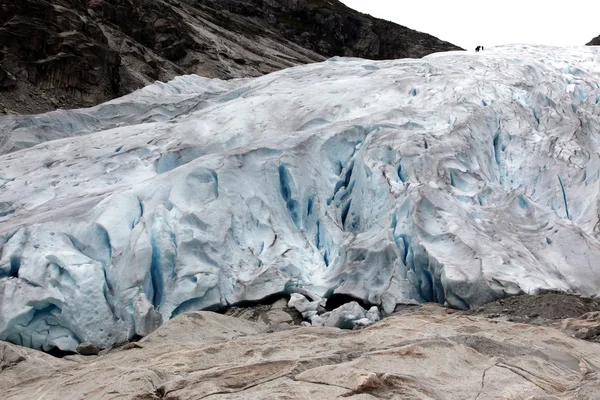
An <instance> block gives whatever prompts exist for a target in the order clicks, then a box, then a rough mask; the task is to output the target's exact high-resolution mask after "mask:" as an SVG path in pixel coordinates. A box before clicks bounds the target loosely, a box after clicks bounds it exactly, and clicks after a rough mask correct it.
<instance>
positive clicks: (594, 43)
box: [587, 36, 600, 46]
mask: <svg viewBox="0 0 600 400" xmlns="http://www.w3.org/2000/svg"><path fill="white" fill-rule="evenodd" d="M587 46H600V36H597V37H595V38H593V39H592V40H591V42H589V43H588V44H587Z"/></svg>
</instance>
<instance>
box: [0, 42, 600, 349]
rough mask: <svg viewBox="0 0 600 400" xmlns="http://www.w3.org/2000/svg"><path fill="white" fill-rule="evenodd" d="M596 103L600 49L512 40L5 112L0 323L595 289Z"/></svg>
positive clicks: (598, 265)
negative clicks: (310, 297) (303, 299)
mask: <svg viewBox="0 0 600 400" xmlns="http://www.w3.org/2000/svg"><path fill="white" fill-rule="evenodd" d="M599 103H600V48H594V47H587V48H583V47H581V48H579V47H573V48H554V47H544V46H525V45H514V46H505V47H496V48H494V49H487V50H486V51H485V52H480V53H477V54H475V53H468V52H449V53H439V54H433V55H430V56H427V57H425V58H423V59H403V60H394V61H367V60H361V59H349V58H333V59H330V60H328V61H326V62H322V63H317V64H311V65H306V66H299V67H295V68H290V69H286V70H283V71H279V72H275V73H272V74H269V75H266V76H263V77H259V78H253V79H234V80H230V81H220V80H211V79H206V78H201V77H198V76H195V75H189V76H182V77H178V78H176V79H175V80H173V81H171V82H168V83H159V82H157V83H155V84H153V85H151V86H148V87H146V88H144V89H141V90H139V91H137V92H134V93H132V94H130V95H127V96H125V97H122V98H120V99H116V100H113V101H110V102H108V103H104V104H101V105H99V106H96V107H93V108H89V109H81V110H69V111H66V110H57V111H54V112H50V113H46V114H41V115H31V116H26V115H24V116H4V117H1V118H0V339H2V340H7V341H10V342H13V343H16V344H20V345H24V346H28V347H32V348H36V349H42V350H46V351H49V350H52V349H53V348H58V349H60V350H64V351H74V350H75V348H76V347H77V346H78V345H79V344H80V343H81V342H84V341H85V342H90V343H92V344H94V345H97V346H99V347H107V346H110V345H111V344H114V343H118V342H121V341H123V340H127V339H130V338H132V337H135V336H144V335H147V334H148V333H149V332H151V331H152V330H153V329H155V328H156V327H158V326H159V325H161V324H162V323H163V322H165V321H167V320H169V319H171V318H173V317H175V316H177V315H179V314H181V313H184V312H187V311H192V310H219V309H222V308H225V307H227V306H230V305H235V304H239V303H243V302H253V301H260V300H261V299H263V298H265V297H267V296H272V295H284V294H285V295H290V294H292V293H300V294H302V293H305V292H306V293H313V294H315V295H316V296H318V297H323V298H331V297H332V296H336V295H340V296H341V295H344V296H349V297H350V298H354V299H357V300H360V301H362V303H363V304H365V305H366V306H369V307H372V306H378V307H379V308H380V309H381V310H382V311H384V312H385V313H390V312H393V311H394V309H395V308H396V306H397V305H398V304H410V303H422V302H437V303H441V304H445V305H447V306H450V307H454V308H459V309H468V308H473V307H478V306H480V305H482V304H484V303H487V302H489V301H492V300H495V299H499V298H503V297H507V296H511V295H516V294H520V293H532V294H533V293H537V292H539V291H541V290H558V291H564V292H569V293H579V294H582V295H584V296H596V295H598V294H600V240H599V239H600V217H599V210H598V207H599V202H600V193H599V189H600V104H599ZM375 311H376V310H374V311H373V312H375Z"/></svg>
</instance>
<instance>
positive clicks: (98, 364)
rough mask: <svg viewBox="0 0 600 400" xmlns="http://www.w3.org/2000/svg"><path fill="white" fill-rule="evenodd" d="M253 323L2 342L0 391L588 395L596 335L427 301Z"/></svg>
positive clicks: (204, 317) (186, 323)
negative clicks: (379, 315) (94, 341)
mask: <svg viewBox="0 0 600 400" xmlns="http://www.w3.org/2000/svg"><path fill="white" fill-rule="evenodd" d="M281 307H284V306H283V305H281ZM264 327H265V324H264V323H262V322H252V321H249V320H248V319H241V318H235V317H231V316H227V315H220V314H216V313H211V312H193V313H187V314H183V315H180V316H178V317H177V318H175V319H173V320H171V321H169V322H167V323H166V324H164V325H163V326H161V327H160V328H159V329H158V330H156V331H155V332H153V333H152V334H150V335H149V336H147V337H146V338H144V339H142V340H141V341H140V342H138V343H135V344H132V345H131V346H123V347H121V348H118V349H114V350H113V351H110V352H108V353H107V354H104V355H100V356H96V357H82V356H79V355H75V356H68V357H65V358H63V359H57V358H53V357H51V356H49V355H46V354H44V353H40V352H38V351H35V350H30V349H26V348H22V347H19V346H15V345H12V344H8V343H2V344H1V346H0V365H1V368H2V371H1V372H0V388H1V389H2V390H3V398H5V399H32V398H44V399H65V398H69V399H101V398H102V399H116V398H120V399H137V400H141V399H169V400H176V399H211V400H215V399H259V398H260V399H308V398H319V399H335V398H345V399H354V400H358V399H361V400H368V399H467V398H468V399H565V400H566V399H579V400H582V399H597V394H598V388H599V382H600V381H599V377H598V371H599V369H600V345H599V344H597V343H593V342H589V341H584V340H580V339H577V338H575V337H572V336H571V335H569V334H568V333H566V332H563V331H562V330H561V329H560V327H549V326H535V325H528V324H520V323H514V322H509V321H501V320H498V319H490V318H486V317H484V316H480V315H465V314H464V313H461V312H456V311H454V310H450V309H445V308H443V307H441V306H438V305H433V304H426V305H423V306H418V307H411V308H407V309H405V310H403V311H402V312H399V313H397V314H394V315H392V316H390V317H388V318H385V319H384V320H383V321H380V322H377V323H375V324H374V325H372V326H370V327H367V328H365V329H361V330H353V331H348V330H340V329H337V328H327V327H317V328H315V327H291V328H290V329H286V330H279V331H275V332H269V331H265V330H264ZM56 388H61V389H60V390H56ZM595 396H596V397H595Z"/></svg>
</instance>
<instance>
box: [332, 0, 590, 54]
mask: <svg viewBox="0 0 600 400" xmlns="http://www.w3.org/2000/svg"><path fill="white" fill-rule="evenodd" d="M341 1H342V2H343V3H344V4H346V5H347V6H348V7H350V8H353V9H355V10H358V11H360V12H363V13H366V14H371V15H372V16H374V17H378V18H383V19H387V20H389V21H393V22H396V23H398V24H400V25H404V26H406V27H408V28H411V29H415V30H417V31H421V32H426V33H429V34H431V35H433V36H436V37H438V38H440V39H442V40H446V41H448V42H451V43H454V44H455V45H457V46H460V47H463V48H466V49H468V50H473V49H474V48H475V46H477V45H483V46H486V47H491V46H496V45H502V44H511V43H529V44H546V45H554V46H580V45H584V44H586V43H588V42H589V41H590V40H592V39H593V38H595V37H596V36H598V35H600V0H567V1H564V0H563V1H558V0H545V1H543V0H499V1H493V2H492V1H481V0H480V1H475V0H409V1H400V0H341Z"/></svg>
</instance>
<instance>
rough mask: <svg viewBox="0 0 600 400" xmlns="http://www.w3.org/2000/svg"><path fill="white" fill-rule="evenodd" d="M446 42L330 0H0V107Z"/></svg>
mask: <svg viewBox="0 0 600 400" xmlns="http://www.w3.org/2000/svg"><path fill="white" fill-rule="evenodd" d="M453 49H457V47H456V46H453V45H451V44H450V43H447V42H443V41H440V40H438V39H436V38H434V37H432V36H430V35H426V34H423V33H419V32H415V31H412V30H410V29H407V28H404V27H402V26H399V25H396V24H393V23H390V22H386V21H382V20H377V19H375V18H372V17H370V16H366V15H362V14H360V13H358V12H356V11H353V10H351V9H349V8H347V7H346V6H344V5H343V4H342V3H340V2H338V1H336V0H332V1H322V0H301V1H296V0H294V1H291V0H276V1H264V0H219V1H209V0H195V1H193V0H188V1H185V0H181V1H179V0H152V1H150V0H92V1H87V0H58V1H49V0H23V1H19V2H15V1H12V0H0V93H1V94H2V97H1V99H2V100H1V103H2V104H0V112H8V111H10V110H12V111H17V112H20V113H32V112H42V111H47V110H50V109H54V108H56V107H62V108H74V107H76V106H90V105H96V104H98V103H101V102H103V101H106V100H110V99H112V98H115V97H117V96H121V95H124V94H127V93H129V92H131V91H132V90H135V89H138V88H140V87H143V86H145V85H148V84H150V83H153V82H154V81H155V80H162V81H167V80H170V79H172V78H174V77H175V76H178V75H182V74H185V73H195V74H198V75H201V76H205V77H209V78H222V79H227V78H238V77H249V76H259V75H262V74H265V73H269V72H272V71H276V70H279V69H282V68H286V67H290V66H293V65H297V64H304V63H310V62H315V61H322V60H324V59H325V58H326V57H331V56H335V55H339V56H356V57H365V58H374V59H385V58H402V57H422V56H424V55H426V54H429V53H432V52H437V51H445V50H453Z"/></svg>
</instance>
